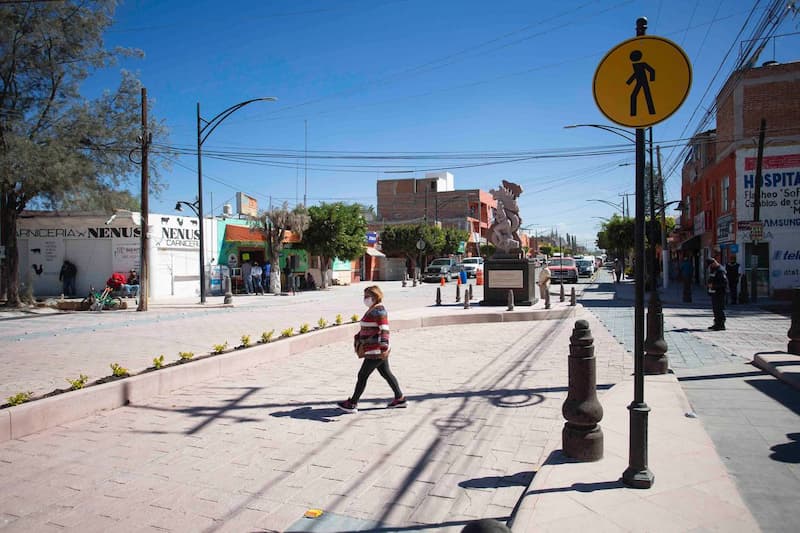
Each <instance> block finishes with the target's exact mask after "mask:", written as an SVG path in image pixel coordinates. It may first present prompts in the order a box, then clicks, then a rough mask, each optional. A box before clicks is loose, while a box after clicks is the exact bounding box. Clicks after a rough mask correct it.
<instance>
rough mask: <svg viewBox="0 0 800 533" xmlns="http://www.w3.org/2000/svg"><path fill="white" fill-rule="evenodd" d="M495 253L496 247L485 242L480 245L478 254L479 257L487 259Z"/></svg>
mask: <svg viewBox="0 0 800 533" xmlns="http://www.w3.org/2000/svg"><path fill="white" fill-rule="evenodd" d="M496 251H497V247H496V246H495V245H494V244H492V243H490V242H487V243H486V244H482V245H481V250H480V254H481V257H486V258H489V257H492V256H493V255H494V253H495V252H496Z"/></svg>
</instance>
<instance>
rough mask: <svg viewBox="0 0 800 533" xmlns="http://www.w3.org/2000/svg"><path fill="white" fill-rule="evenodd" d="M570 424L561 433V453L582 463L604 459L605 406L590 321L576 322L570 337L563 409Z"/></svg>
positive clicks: (565, 425) (565, 424)
mask: <svg viewBox="0 0 800 533" xmlns="http://www.w3.org/2000/svg"><path fill="white" fill-rule="evenodd" d="M561 413H562V414H563V415H564V418H566V419H567V421H566V422H565V423H564V429H563V430H562V431H561V443H562V450H563V451H564V454H565V455H566V456H567V457H572V458H573V459H578V460H579V461H598V460H600V459H602V458H603V430H602V429H601V428H600V426H599V424H598V423H599V422H600V420H602V419H603V406H602V405H600V402H599V401H598V400H597V369H596V367H595V357H594V338H592V331H591V330H590V329H589V322H587V321H586V320H576V321H575V327H574V328H573V330H572V336H571V337H570V338H569V389H568V391H567V399H566V400H564V404H563V405H562V406H561Z"/></svg>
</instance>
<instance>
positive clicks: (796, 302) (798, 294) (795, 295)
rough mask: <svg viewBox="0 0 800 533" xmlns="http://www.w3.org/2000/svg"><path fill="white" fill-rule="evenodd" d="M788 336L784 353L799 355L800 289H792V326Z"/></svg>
mask: <svg viewBox="0 0 800 533" xmlns="http://www.w3.org/2000/svg"><path fill="white" fill-rule="evenodd" d="M788 335H789V345H788V347H787V348H786V351H787V352H789V353H791V354H794V355H800V287H795V288H794V289H792V325H791V327H790V328H789V333H788Z"/></svg>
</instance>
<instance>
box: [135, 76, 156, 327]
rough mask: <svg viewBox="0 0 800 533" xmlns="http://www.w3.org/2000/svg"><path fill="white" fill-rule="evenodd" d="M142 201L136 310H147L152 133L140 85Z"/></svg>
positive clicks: (145, 99) (145, 90)
mask: <svg viewBox="0 0 800 533" xmlns="http://www.w3.org/2000/svg"><path fill="white" fill-rule="evenodd" d="M140 141H141V143H142V147H141V150H142V201H141V213H140V215H141V216H140V218H141V223H142V226H141V231H142V234H141V237H140V241H139V246H140V248H141V249H140V250H139V254H140V256H139V263H140V265H139V270H140V272H139V307H137V308H136V310H137V311H147V300H148V298H149V296H150V295H149V293H150V291H149V284H150V272H149V269H150V267H149V264H150V239H149V235H148V228H149V221H148V218H149V217H148V213H149V212H150V194H149V193H150V176H149V174H148V157H147V156H148V154H147V152H148V150H149V149H150V142H151V141H152V134H151V133H149V132H148V131H147V89H146V88H145V87H142V136H141V138H140Z"/></svg>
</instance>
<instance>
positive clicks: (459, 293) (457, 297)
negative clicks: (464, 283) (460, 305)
mask: <svg viewBox="0 0 800 533" xmlns="http://www.w3.org/2000/svg"><path fill="white" fill-rule="evenodd" d="M460 301H461V284H458V285H456V302H460Z"/></svg>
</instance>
